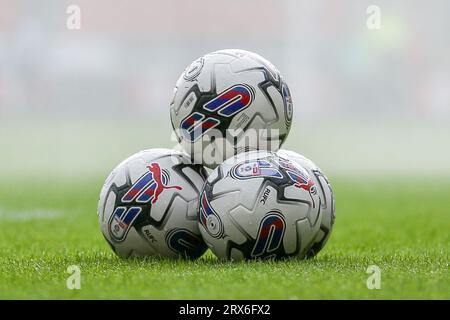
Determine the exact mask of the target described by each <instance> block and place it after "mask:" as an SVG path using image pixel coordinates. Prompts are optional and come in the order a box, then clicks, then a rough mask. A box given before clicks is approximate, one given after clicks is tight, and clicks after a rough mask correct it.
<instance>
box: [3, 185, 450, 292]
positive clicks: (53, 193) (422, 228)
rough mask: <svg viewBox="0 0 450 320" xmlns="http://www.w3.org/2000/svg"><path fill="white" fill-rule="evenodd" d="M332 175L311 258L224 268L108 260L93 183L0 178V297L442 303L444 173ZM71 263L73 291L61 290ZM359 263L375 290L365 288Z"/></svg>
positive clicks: (449, 240)
mask: <svg viewBox="0 0 450 320" xmlns="http://www.w3.org/2000/svg"><path fill="white" fill-rule="evenodd" d="M30 180H31V181H34V182H31V183H30ZM49 180H50V179H49ZM331 181H332V183H333V186H334V191H335V195H336V200H337V219H336V223H335V226H334V230H333V234H332V237H331V239H330V241H329V242H328V244H327V246H326V247H325V248H324V250H323V251H322V252H320V254H319V255H318V256H317V257H316V258H314V259H311V260H307V261H298V260H289V261H280V262H273V261H271V262H261V261H260V262H241V263H222V262H219V261H217V260H216V259H215V258H214V257H213V255H212V254H211V253H207V254H206V255H205V256H204V257H202V258H201V259H199V260H197V261H165V260H155V259H149V260H133V261H126V260H121V259H119V258H117V257H116V256H115V255H114V254H113V252H112V251H111V250H110V249H109V247H108V245H107V244H106V242H105V241H104V239H103V238H102V236H101V234H100V231H99V227H98V223H97V216H96V206H97V198H98V193H99V190H100V187H101V185H102V181H101V179H92V180H89V181H52V182H50V181H46V180H44V179H41V180H40V179H29V180H23V181H22V180H20V179H19V180H17V179H2V181H0V225H1V232H0V298H2V299H17V298H18V299H22V298H32V299H46V298H56V299H72V298H75V299H83V298H94V299H97V298H100V299H103V298H104V299H113V298H114V299H131V298H137V299H190V298H192V299H315V298H319V299H322V298H325V299H331V298H337V299H346V298H351V299H372V298H373V299H393V298H400V299H408V298H412V299H416V298H433V299H450V277H449V275H450V274H449V244H450V232H449V231H450V219H449V218H450V181H449V180H448V179H447V180H444V179H442V180H441V181H435V180H434V179H432V178H424V179H419V178H417V179H410V178H404V177H403V178H401V177H399V178H395V179H394V178H389V179H382V178H375V179H366V180H364V179H354V180H352V179H340V178H335V179H331ZM69 265H79V266H80V268H81V289H80V290H69V289H67V288H66V279H67V277H68V276H69V274H68V273H67V267H68V266H69ZM369 265H377V266H378V267H379V268H380V269H381V289H380V290H369V289H368V288H367V287H366V280H367V277H368V276H369V275H368V274H367V273H366V269H367V267H368V266H369Z"/></svg>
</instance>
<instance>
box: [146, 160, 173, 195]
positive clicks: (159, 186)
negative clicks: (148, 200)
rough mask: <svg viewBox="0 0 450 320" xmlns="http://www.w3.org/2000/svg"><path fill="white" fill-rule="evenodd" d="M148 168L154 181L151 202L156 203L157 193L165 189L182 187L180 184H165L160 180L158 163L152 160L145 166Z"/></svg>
mask: <svg viewBox="0 0 450 320" xmlns="http://www.w3.org/2000/svg"><path fill="white" fill-rule="evenodd" d="M147 168H148V170H149V171H150V172H151V173H152V175H153V181H154V188H152V189H153V199H152V203H156V201H158V197H159V195H160V194H161V193H162V192H163V191H164V190H165V189H177V190H181V189H182V188H181V187H180V186H166V185H164V183H163V181H162V176H161V171H162V170H161V167H160V166H159V164H158V163H156V162H154V163H152V164H151V165H149V166H147Z"/></svg>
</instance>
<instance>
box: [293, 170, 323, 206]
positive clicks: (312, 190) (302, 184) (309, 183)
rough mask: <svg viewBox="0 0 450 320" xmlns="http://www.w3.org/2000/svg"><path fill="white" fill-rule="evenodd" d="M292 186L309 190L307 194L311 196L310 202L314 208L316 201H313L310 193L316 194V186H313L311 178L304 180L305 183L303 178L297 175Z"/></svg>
mask: <svg viewBox="0 0 450 320" xmlns="http://www.w3.org/2000/svg"><path fill="white" fill-rule="evenodd" d="M294 186H295V187H297V188H299V189H303V190H306V191H308V192H309V196H310V197H311V202H312V204H313V208H315V207H316V203H315V201H314V198H313V196H312V195H316V194H317V189H316V186H315V184H314V182H313V181H312V179H308V180H306V183H305V180H303V179H302V178H300V177H299V178H297V181H295V184H294Z"/></svg>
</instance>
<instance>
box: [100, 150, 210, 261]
mask: <svg viewBox="0 0 450 320" xmlns="http://www.w3.org/2000/svg"><path fill="white" fill-rule="evenodd" d="M205 179H206V172H205V169H204V168H203V167H201V166H199V165H193V164H191V163H190V160H189V158H188V157H186V156H185V155H183V154H182V153H179V152H175V151H171V150H168V149H151V150H145V151H141V152H139V153H136V154H135V155H133V156H131V157H129V158H128V159H126V160H125V161H123V162H122V163H121V164H119V165H118V166H117V167H116V168H115V169H114V170H113V172H112V173H111V174H110V175H109V177H108V178H107V179H106V182H105V184H104V186H103V188H102V191H101V194H100V200H99V204H98V218H99V222H100V226H101V231H102V233H103V235H104V237H105V239H106V241H107V242H108V243H109V244H110V246H111V248H112V249H113V250H114V252H115V253H116V254H117V255H119V256H121V257H142V256H161V257H168V258H178V257H182V258H191V259H194V258H197V257H199V256H201V255H202V254H203V253H204V252H205V250H206V249H207V247H206V245H205V243H204V242H203V240H202V238H201V235H200V232H199V229H198V223H197V210H198V199H199V194H200V190H201V188H202V186H203V183H204V181H205Z"/></svg>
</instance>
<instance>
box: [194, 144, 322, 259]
mask: <svg viewBox="0 0 450 320" xmlns="http://www.w3.org/2000/svg"><path fill="white" fill-rule="evenodd" d="M320 206H321V204H320V196H319V192H318V190H317V186H316V185H315V184H314V182H313V180H312V178H311V176H310V175H309V173H308V172H307V170H306V169H304V168H303V167H302V166H300V165H299V164H297V163H296V162H293V161H290V160H289V159H283V158H281V157H279V156H278V155H277V154H276V153H273V152H268V151H251V152H245V153H241V154H239V155H237V156H235V157H233V158H231V159H228V160H226V161H225V162H223V163H222V164H221V165H220V166H218V167H217V168H216V169H215V170H214V171H213V172H212V173H211V174H210V176H209V177H208V179H207V182H206V183H205V186H204V188H203V191H202V194H201V197H200V210H199V225H200V232H201V234H202V236H203V239H204V240H205V242H206V244H207V245H208V246H209V247H210V248H211V250H212V251H213V252H214V253H215V254H216V255H217V256H218V257H219V258H221V259H232V260H241V259H265V258H275V259H278V258H284V257H292V256H296V257H300V258H304V257H306V255H307V252H308V250H309V249H310V248H311V245H312V243H313V241H314V240H315V238H316V235H317V232H318V230H319V228H320V222H321V221H322V216H321V207H320Z"/></svg>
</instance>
